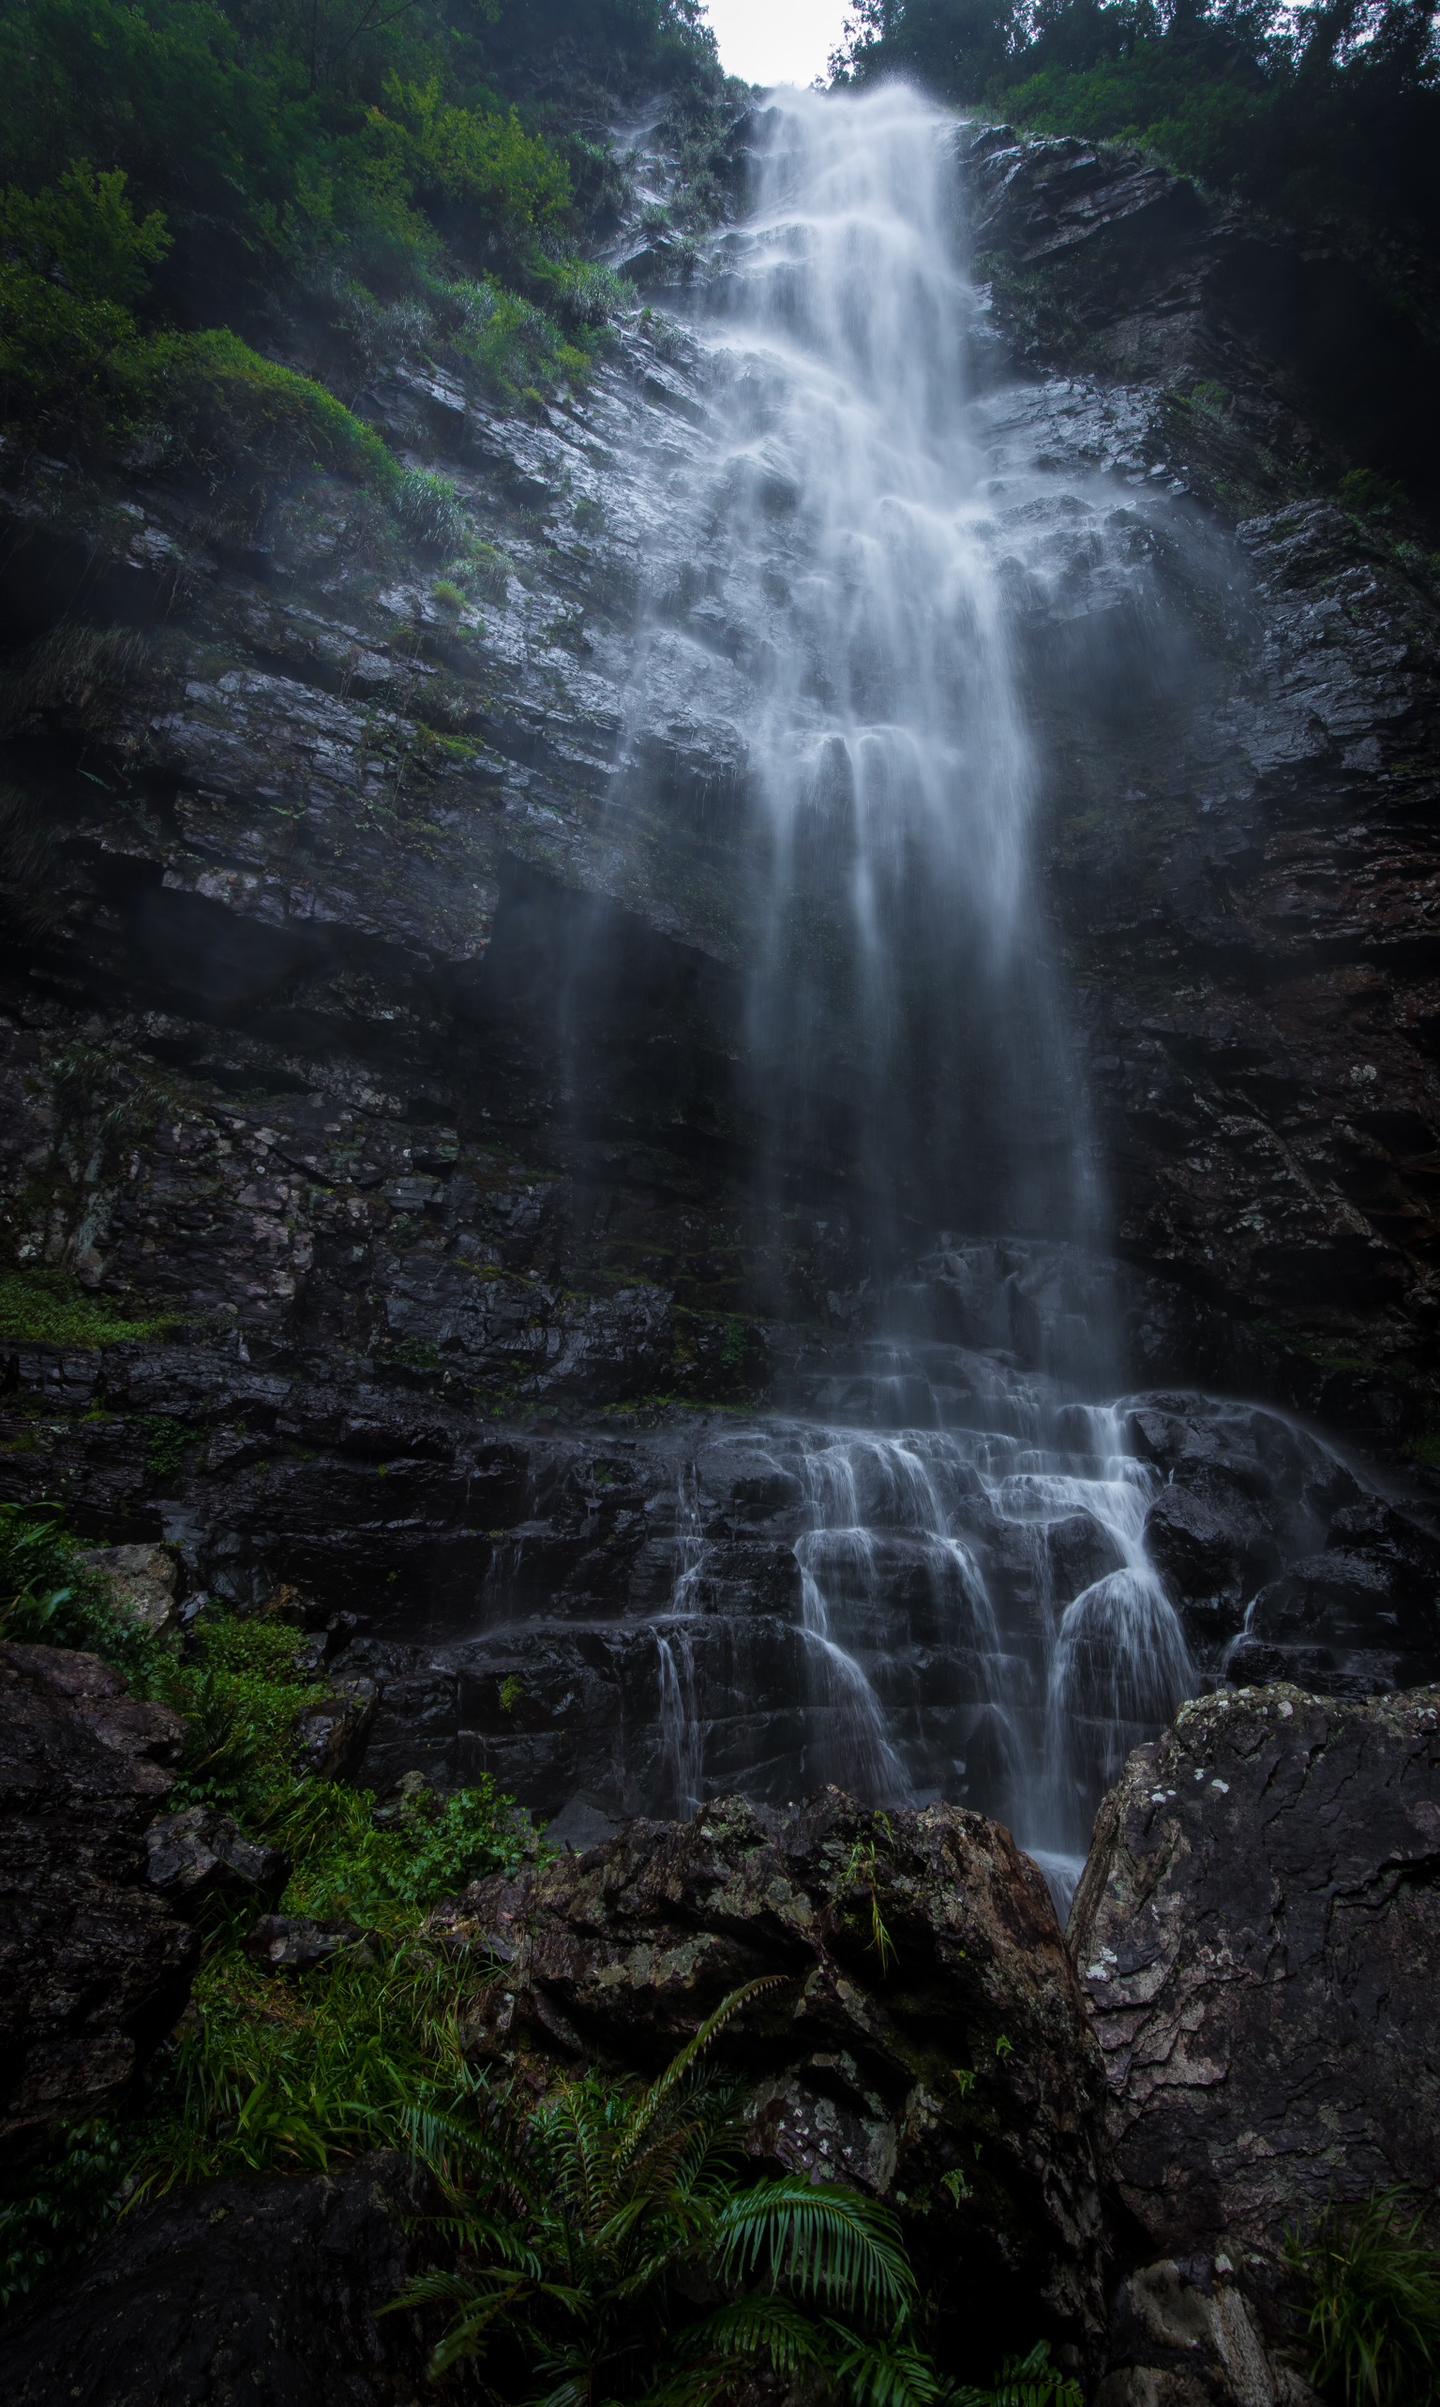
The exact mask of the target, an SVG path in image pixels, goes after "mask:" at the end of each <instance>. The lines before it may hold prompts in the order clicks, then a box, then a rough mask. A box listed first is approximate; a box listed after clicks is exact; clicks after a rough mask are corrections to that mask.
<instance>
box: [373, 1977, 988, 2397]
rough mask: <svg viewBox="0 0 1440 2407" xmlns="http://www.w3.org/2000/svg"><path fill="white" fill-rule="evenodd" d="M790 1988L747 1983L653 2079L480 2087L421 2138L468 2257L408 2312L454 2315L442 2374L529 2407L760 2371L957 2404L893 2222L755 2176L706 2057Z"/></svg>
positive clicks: (838, 2191)
mask: <svg viewBox="0 0 1440 2407" xmlns="http://www.w3.org/2000/svg"><path fill="white" fill-rule="evenodd" d="M774 1986H775V1984H774V1982H772V1981H768V1980H767V1981H756V1982H751V1983H749V1984H748V1985H747V1986H746V1987H745V1988H743V1989H739V1990H736V1991H735V1992H734V1993H733V1994H732V1995H731V1996H730V1997H728V1998H727V1999H726V2000H725V2002H724V2004H723V2005H722V2006H720V2007H719V2008H718V2009H717V2011H716V2013H715V2014H713V2015H712V2016H711V2017H710V2019H709V2021H708V2022H707V2023H705V2024H704V2025H702V2027H701V2029H700V2030H699V2031H698V2032H697V2033H696V2035H695V2037H694V2038H693V2039H692V2040H691V2041H690V2042H689V2043H688V2045H687V2046H686V2047H684V2048H682V2049H681V2051H680V2053H679V2054H678V2055H677V2056H676V2057H675V2058H674V2060H673V2061H672V2063H670V2064H669V2065H668V2066H667V2067H666V2069H665V2071H664V2072H662V2073H661V2074H660V2076H659V2078H658V2079H657V2080H655V2081H653V2082H651V2083H650V2084H649V2085H648V2087H644V2088H641V2087H638V2086H636V2085H632V2084H619V2083H613V2082H610V2083H607V2082H603V2081H601V2080H599V2079H597V2078H596V2077H595V2076H593V2075H589V2076H586V2077H584V2078H582V2079H578V2080H575V2081H571V2082H567V2083H565V2084H563V2085H562V2086H561V2087H559V2088H558V2089H556V2090H554V2091H552V2092H551V2093H550V2095H549V2096H548V2097H546V2098H545V2099H543V2100H541V2101H540V2102H539V2103H535V2102H534V2101H526V2100H524V2099H522V2098H521V2097H520V2096H519V2095H518V2094H517V2093H516V2092H515V2091H514V2090H510V2091H501V2092H495V2091H492V2090H490V2089H488V2088H487V2087H486V2086H485V2085H484V2084H483V2082H479V2081H477V2082H475V2083H473V2084H472V2087H471V2091H470V2095H469V2098H468V2100H467V2102H466V2107H465V2110H464V2111H463V2112H461V2113H458V2114H451V2115H448V2116H446V2117H444V2118H434V2117H432V2118H431V2119H430V2121H429V2122H428V2123H427V2124H426V2125H425V2126H424V2127H423V2129H422V2128H420V2127H418V2126H417V2129H416V2131H415V2134H414V2138H415V2141H416V2143H417V2152H419V2153H423V2155H424V2156H425V2158H426V2161H427V2162H428V2163H429V2164H430V2166H431V2169H432V2171H433V2172H434V2173H435V2174H436V2175H437V2177H438V2179H439V2181H440V2184H441V2187H442V2190H443V2192H444V2201H445V2203H444V2209H443V2211H442V2212H441V2214H439V2215H438V2216H436V2217H435V2218H434V2219H433V2225H432V2228H433V2230H434V2232H435V2234H436V2236H437V2238H440V2239H442V2240H443V2241H444V2242H445V2243H446V2244H447V2247H448V2248H449V2249H453V2251H454V2258H453V2262H452V2263H451V2264H450V2265H449V2266H448V2267H447V2268H446V2269H444V2270H442V2271H438V2272H434V2273H430V2274H427V2275H425V2276H423V2277H422V2278H421V2279H420V2280H418V2281H416V2282H415V2283H414V2284H412V2286H411V2288H410V2289H409V2290H408V2291H407V2292H406V2293H405V2295H404V2297H403V2298H401V2299H399V2300H397V2301H396V2302H395V2303H396V2305H397V2306H408V2307H417V2308H428V2309H437V2308H438V2309H439V2310H441V2311H442V2312H443V2313H444V2314H445V2316H446V2318H447V2323H446V2329H445V2332H444V2335H443V2337H442V2338H441V2340H440V2341H439V2342H438V2344H437V2346H436V2348H435V2350H434V2352H433V2355H432V2370H433V2371H434V2372H435V2373H436V2374H437V2375H439V2374H443V2373H444V2372H446V2371H447V2370H448V2369H449V2368H450V2367H451V2366H453V2365H455V2364H457V2363H459V2362H460V2361H461V2360H462V2359H466V2358H468V2359H477V2360H479V2363H480V2367H481V2371H482V2375H485V2376H487V2377H488V2376H490V2375H492V2374H493V2375H495V2376H498V2377H499V2378H500V2379H501V2380H503V2383H504V2392H503V2395H504V2396H505V2397H506V2399H507V2400H509V2399H514V2400H520V2399H523V2400H524V2401H525V2402H526V2407H619V2402H621V2401H625V2400H628V2401H631V2402H633V2403H634V2407H708V2403H710V2402H715V2403H717V2407H718V2402H720V2401H721V2400H723V2398H724V2397H725V2396H726V2395H727V2392H728V2391H729V2390H731V2389H733V2386H734V2383H735V2380H736V2376H737V2373H738V2372H739V2371H740V2369H741V2367H742V2366H743V2364H744V2363H745V2362H747V2361H748V2362H750V2363H754V2362H755V2361H756V2360H759V2361H761V2362H763V2363H765V2364H768V2365H769V2366H771V2367H773V2368H774V2369H775V2371H776V2372H778V2373H780V2374H782V2375H788V2374H796V2373H799V2372H801V2371H802V2370H804V2369H805V2368H810V2369H813V2370H815V2371H817V2372H819V2371H822V2370H823V2371H824V2372H825V2373H826V2374H827V2375H828V2376H829V2377H830V2381H831V2384H832V2385H833V2388H834V2392H835V2394H836V2395H839V2396H844V2397H847V2398H850V2399H852V2400H854V2401H855V2402H856V2407H932V2403H934V2402H938V2401H939V2400H940V2399H941V2397H942V2390H941V2386H940V2384H939V2383H938V2381H937V2379H936V2377H935V2375H934V2372H933V2369H932V2368H929V2366H928V2361H927V2360H926V2359H925V2358H924V2357H923V2356H922V2354H921V2353H920V2352H919V2350H918V2349H917V2348H915V2347H914V2346H913V2345H912V2344H911V2343H910V2342H909V2341H908V2340H907V2338H906V2331H907V2326H908V2323H909V2318H910V2314H911V2310H912V2307H913V2304H914V2292H915V2284H914V2277H913V2275H912V2273H911V2271H910V2267H909V2264H908V2262H907V2260H906V2257H905V2253H904V2249H903V2246H902V2244H901V2239H900V2234H899V2228H898V2226H897V2224H896V2222H895V2219H894V2217H893V2216H892V2215H891V2213H890V2212H889V2210H888V2209H887V2208H885V2207H883V2206H881V2205H879V2204H877V2202H876V2201H875V2200H873V2199H869V2198H864V2197H862V2196H860V2195H859V2194H858V2193H857V2192H855V2191H851V2190H846V2189H842V2188H840V2187H839V2186H838V2185H834V2184H825V2185H823V2186H817V2185H815V2184H813V2183H811V2182H808V2181H805V2180H803V2179H802V2178H800V2177H798V2176H793V2177H789V2178H784V2179H780V2180H770V2181H760V2182H755V2183H751V2184H748V2185H746V2184H744V2183H743V2182H742V2180H741V2179H740V2165H741V2148H740V2140H741V2124H740V2120H739V2113H738V2098H737V2094H736V2092H735V2090H734V2089H733V2087H731V2086H730V2085H728V2084H725V2083H722V2082H718V2081H715V2080H714V2079H712V2078H710V2077H709V2076H708V2074H707V2072H706V2070H705V2068H704V2064H703V2059H704V2057H705V2056H706V2054H707V2052H708V2050H709V2048H710V2045H711V2042H712V2041H713V2040H714V2039H715V2037H716V2036H717V2034H718V2033H719V2032H720V2031H721V2030H722V2029H723V2028H724V2026H725V2024H726V2023H727V2022H729V2021H730V2020H731V2019H732V2017H733V2016H734V2015H736V2014H738V2013H740V2012H741V2010H742V2009H743V2008H744V2007H745V2006H746V2005H747V2004H749V2003H750V2001H751V2000H752V1999H753V1998H755V1997H756V1996H758V1995H760V1994H761V1993H762V1992H763V1991H765V1990H768V1989H770V1988H772V1987H774ZM707 2291H708V2293H709V2295H710V2296H711V2298H714V2297H715V2296H716V2294H717V2293H719V2295H720V2302H721V2303H719V2304H717V2305H714V2306H713V2307H711V2308H709V2309H708V2310H707V2309H705V2308H703V2307H701V2306H697V2305H696V2304H695V2303H694V2301H695V2299H696V2298H697V2297H699V2298H703V2297H704V2296H705V2294H706V2292H707ZM495 2395H497V2396H498V2395H500V2394H499V2393H498V2392H497V2393H496V2394H495Z"/></svg>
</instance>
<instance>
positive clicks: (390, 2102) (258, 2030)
mask: <svg viewBox="0 0 1440 2407" xmlns="http://www.w3.org/2000/svg"><path fill="white" fill-rule="evenodd" d="M467 1987H468V1979H467V1975H466V1972H465V1970H464V1968H463V1966H461V1965H457V1964H456V1963H454V1962H452V1961H451V1960H449V1959H447V1958H446V1957H444V1956H442V1955H440V1954H439V1953H438V1952H436V1951H435V1950H433V1949H429V1948H423V1947H418V1946H414V1945H409V1946H399V1947H396V1948H394V1949H387V1950H384V1951H378V1950H376V1949H375V1948H374V1947H373V1945H367V1946H366V1947H363V1948H353V1949H349V1950H346V1951H342V1953H341V1954H340V1955H339V1956H337V1957H336V1958H334V1959H333V1961H332V1962H330V1963H329V1964H326V1965H324V1966H322V1967H320V1968H318V1969H317V1970H316V1971H314V1972H311V1973H306V1974H303V1975H301V1976H300V1977H298V1978H296V1979H290V1980H276V1979H274V1978H273V1977H272V1976H271V1975H268V1974H266V1973H262V1972H259V1971H257V1970H256V1969H255V1967H254V1966H253V1965H251V1964H250V1963H249V1962H248V1961H247V1960H246V1958H245V1957H244V1956H243V1955H241V1953H240V1951H239V1950H238V1949H237V1948H234V1947H231V1946H223V1947H220V1948H218V1949H216V1950H215V1951H214V1952H212V1954H211V1956H210V1958H209V1960H208V1962H207V1963H206V1964H204V1965H203V1966H202V1968H201V1971H200V1974H199V1977H198V1979H197V1981H196V1984H195V1989H194V2013H193V2015H192V2016H191V2017H190V2018H189V2019H188V2021H187V2024H186V2026H185V2028H184V2029H183V2030H182V2032H181V2034H180V2036H179V2039H178V2040H177V2042H176V2045H175V2049H174V2051H173V2060H172V2062H171V2064H170V2066H169V2068H168V2070H167V2072H166V2075H165V2077H164V2080H163V2083H162V2086H161V2088H160V2091H159V2094H158V2096H157V2098H156V2101H155V2109H154V2116H153V2120H152V2121H151V2122H150V2124H149V2126H148V2127H147V2128H146V2129H144V2130H143V2131H142V2132H140V2133H139V2134H138V2135H137V2139H138V2146H136V2147H135V2150H134V2154H133V2157H132V2162H131V2168H130V2170H131V2176H132V2179H133V2181H134V2183H135V2185H136V2188H137V2189H138V2191H139V2193H140V2194H141V2195H142V2196H144V2195H149V2194H153V2193H155V2192H158V2191H164V2190H168V2189H171V2188H173V2187H174V2185H175V2184H176V2183H177V2182H187V2181H204V2180H209V2179H212V2178H213V2177H215V2176H216V2175H219V2174H224V2173H237V2172H255V2173H259V2172H267V2171H272V2170H274V2169H276V2168H280V2169H286V2170H293V2171H303V2172H325V2171H326V2170H328V2168H329V2167H330V2165H332V2164H333V2163H334V2162H335V2161H336V2160H337V2159H338V2158H342V2157H345V2156H348V2155H354V2154H356V2153H357V2152H358V2151H360V2150H362V2149H370V2148H384V2147H394V2146H397V2145H402V2144H403V2143H404V2141H405V2139H406V2137H407V2134H408V2132H409V2130H410V2128H411V2125H412V2121H413V2118H414V2116H415V2115H416V2114H417V2112H427V2111H428V2112H432V2113H433V2112H438V2111H442V2110H444V2109H447V2108H449V2107H450V2106H451V2105H452V2103H453V2101H454V2099H455V2097H456V2095H457V2093H458V2091H459V2089H460V2087H461V2085H462V2083H463V2078H464V2075H463V2067H462V2061H461V2055H460V2045H459V2037H458V2018H459V2012H460V2008H461V2006H462V2004H463V2001H464V1998H465V1995H466V1992H467Z"/></svg>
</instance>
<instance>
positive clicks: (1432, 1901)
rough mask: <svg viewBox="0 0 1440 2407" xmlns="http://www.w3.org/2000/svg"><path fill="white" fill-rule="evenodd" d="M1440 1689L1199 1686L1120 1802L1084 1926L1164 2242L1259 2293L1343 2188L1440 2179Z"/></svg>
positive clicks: (1104, 2042) (1085, 1900) (1119, 2173)
mask: <svg viewBox="0 0 1440 2407" xmlns="http://www.w3.org/2000/svg"><path fill="white" fill-rule="evenodd" d="M1437 1868H1440V1692H1437V1691H1436V1690H1434V1689H1428V1690H1420V1691H1416V1692H1414V1693H1412V1694H1409V1695H1406V1696H1397V1697H1389V1698H1371V1699H1369V1700H1368V1701H1367V1702H1364V1703H1350V1702H1345V1701H1336V1700H1330V1699H1326V1700H1321V1699H1319V1698H1316V1697H1313V1696H1307V1695H1305V1694H1304V1693H1303V1692H1302V1691H1300V1690H1298V1689H1296V1688H1292V1687H1284V1686H1282V1687H1276V1688H1268V1689H1247V1690H1244V1691H1241V1692H1240V1693H1238V1694H1233V1695H1218V1696H1213V1697H1207V1698H1203V1699H1201V1700H1199V1701H1197V1702H1196V1703H1194V1704H1191V1705H1187V1706H1186V1707H1185V1708H1184V1709H1183V1711H1182V1712H1181V1714H1180V1715H1179V1718H1178V1719H1177V1721H1176V1723H1175V1725H1174V1727H1173V1729H1172V1730H1171V1731H1169V1732H1168V1733H1167V1735H1166V1736H1165V1737H1164V1738H1163V1739H1161V1740H1159V1741H1158V1742H1157V1743H1156V1744H1155V1745H1153V1746H1150V1747H1145V1748H1142V1749H1140V1750H1139V1752H1138V1753H1137V1754H1136V1755H1135V1757H1134V1758H1133V1759H1132V1761H1131V1764H1130V1766H1129V1768H1128V1769H1127V1771H1126V1774H1125V1777H1124V1779H1123V1780H1122V1781H1121V1782H1120V1784H1119V1785H1118V1787H1117V1788H1116V1789H1115V1790H1114V1791H1113V1792H1112V1794H1111V1796H1110V1797H1109V1798H1108V1799H1107V1801H1106V1803H1105V1806H1104V1808H1103V1809H1102V1812H1101V1815H1100V1819H1099V1822H1098V1824H1097V1828H1096V1836H1095V1847H1094V1851H1093V1853H1092V1856H1091V1859H1090V1863H1089V1866H1088V1868H1087V1871H1086V1875H1085V1879H1084V1881H1083V1883H1082V1886H1081V1889H1080V1893H1079V1895H1078V1897H1077V1900H1076V1905H1075V1912H1074V1917H1073V1920H1072V1924H1071V1932H1070V1936H1071V1943H1072V1946H1073V1948H1074V1951H1075V1957H1076V1962H1077V1964H1078V1966H1079V1968H1080V1973H1081V1977H1082V1979H1083V1981H1084V1984H1085V1989H1086V1994H1087V1997H1088V2000H1089V2006H1090V2014H1091V2019H1092V2023H1093V2026H1094V2029H1095V2032H1096V2036H1097V2037H1098V2039H1099V2042H1100V2047H1101V2050H1102V2053H1103V2055H1104V2058H1105V2071H1106V2085H1107V2089H1108V2092H1109V2104H1108V2109H1107V2125H1108V2132H1109V2142H1110V2151H1111V2162H1112V2165H1113V2168H1114V2174H1115V2178H1116V2181H1117V2183H1118V2186H1119V2191H1120V2195H1121V2198H1122V2199H1123V2202H1124V2205H1125V2208H1126V2209H1127V2211H1128V2213H1129V2214H1130V2215H1131V2216H1132V2217H1133V2218H1134V2220H1135V2223H1136V2225H1137V2227H1138V2228H1139V2230H1140V2231H1141V2232H1142V2233H1143V2234H1144V2235H1145V2238H1146V2240H1147V2241H1148V2242H1149V2243H1150V2244H1151V2245H1152V2246H1153V2247H1154V2249H1155V2251H1156V2253H1157V2254H1166V2253H1169V2254H1172V2255H1175V2256H1178V2257H1184V2256H1185V2255H1187V2253H1189V2254H1193V2253H1194V2252H1196V2251H1206V2252H1208V2253H1209V2255H1210V2256H1212V2257H1213V2256H1214V2255H1216V2254H1217V2253H1227V2254H1228V2256H1229V2258H1230V2259H1231V2260H1233V2267H1232V2269H1233V2270H1234V2271H1235V2272H1236V2273H1238V2274H1240V2275H1241V2276H1242V2277H1243V2278H1244V2280H1245V2281H1246V2284H1247V2286H1248V2287H1250V2288H1251V2290H1252V2292H1253V2293H1254V2294H1256V2295H1257V2296H1258V2297H1259V2298H1260V2300H1261V2302H1262V2304H1263V2302H1264V2300H1265V2297H1266V2295H1267V2292H1268V2291H1269V2290H1270V2289H1271V2288H1272V2287H1273V2285H1274V2283H1275V2281H1276V2278H1277V2259H1278V2255H1279V2251H1280V2246H1281V2243H1282V2241H1283V2236H1284V2234H1285V2232H1286V2230H1287V2229H1288V2228H1289V2227H1290V2226H1292V2225H1293V2224H1295V2223H1297V2222H1299V2223H1301V2224H1304V2223H1306V2222H1308V2221H1310V2220H1311V2219H1312V2218H1313V2217H1314V2216H1315V2215H1316V2214H1317V2213H1318V2212H1319V2211H1320V2210H1321V2208H1323V2207H1324V2206H1325V2205H1326V2203H1327V2202H1328V2201H1329V2200H1331V2199H1332V2198H1341V2199H1346V2198H1360V2197H1365V2196H1368V2195H1369V2194H1370V2193H1371V2192H1373V2191H1375V2190H1377V2189H1385V2188H1389V2187H1392V2186H1394V2185H1395V2184H1397V2183H1404V2184H1408V2185H1413V2187H1414V2189H1415V2190H1416V2192H1417V2194H1418V2195H1421V2196H1432V2195H1433V2194H1434V2192H1435V2189H1436V2186H1437V2182H1440V2157H1437V2149H1436V2135H1437V2133H1440V2087H1437V2074H1436V2067H1435V2061H1434V2049H1433V2045H1432V2044H1431V2043H1432V2034H1433V2025H1434V2000H1433V1993H1434V1978H1435V1965H1436V1962H1437V1960H1440V1877H1437Z"/></svg>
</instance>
